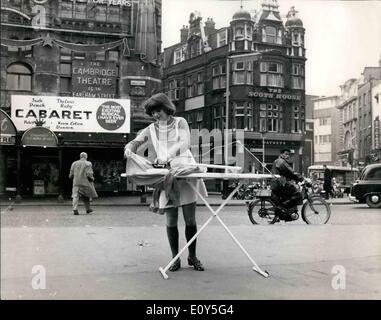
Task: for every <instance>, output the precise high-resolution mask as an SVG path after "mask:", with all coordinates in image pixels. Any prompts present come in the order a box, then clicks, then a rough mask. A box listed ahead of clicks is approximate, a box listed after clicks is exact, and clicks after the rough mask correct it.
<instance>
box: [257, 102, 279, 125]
mask: <svg viewBox="0 0 381 320" xmlns="http://www.w3.org/2000/svg"><path fill="white" fill-rule="evenodd" d="M259 109H260V112H259V116H260V123H259V124H260V131H267V132H281V127H280V119H281V118H282V113H281V112H279V111H278V110H280V107H279V106H278V105H274V104H264V103H262V104H260V106H259ZM282 126H283V123H282ZM282 130H283V129H282Z"/></svg>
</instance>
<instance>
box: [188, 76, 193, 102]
mask: <svg viewBox="0 0 381 320" xmlns="http://www.w3.org/2000/svg"><path fill="white" fill-rule="evenodd" d="M191 97H193V79H192V77H188V79H187V98H191Z"/></svg>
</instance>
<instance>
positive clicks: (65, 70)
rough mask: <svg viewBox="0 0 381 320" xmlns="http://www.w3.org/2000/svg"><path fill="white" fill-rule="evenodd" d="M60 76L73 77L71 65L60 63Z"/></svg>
mask: <svg viewBox="0 0 381 320" xmlns="http://www.w3.org/2000/svg"><path fill="white" fill-rule="evenodd" d="M60 74H61V75H67V76H71V63H64V62H61V63H60Z"/></svg>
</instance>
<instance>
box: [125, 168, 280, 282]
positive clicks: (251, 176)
mask: <svg viewBox="0 0 381 320" xmlns="http://www.w3.org/2000/svg"><path fill="white" fill-rule="evenodd" d="M166 172H168V170H167V169H152V170H148V171H147V172H146V173H145V174H146V175H147V176H149V175H153V174H155V175H157V174H163V175H165V174H166ZM122 176H126V175H125V174H122ZM139 176H142V174H141V173H139ZM274 177H275V176H274V175H272V174H255V173H235V172H221V173H219V172H205V173H191V174H188V175H184V176H180V175H179V176H176V179H187V180H191V179H204V180H208V179H209V180H210V179H229V180H230V179H234V180H238V184H237V186H236V187H235V189H234V190H233V191H232V192H231V193H230V194H229V196H228V197H227V198H226V199H225V200H224V201H223V202H222V203H221V204H220V206H219V207H218V208H217V210H214V209H213V208H212V207H211V206H210V204H209V203H208V201H207V200H206V199H205V197H203V196H202V195H201V194H200V192H199V191H198V190H197V188H196V187H194V186H193V184H189V185H190V186H191V187H192V188H193V190H194V191H195V192H196V193H197V195H198V196H199V198H200V199H201V200H202V201H203V202H204V203H205V205H206V207H207V208H208V209H209V211H210V212H211V213H212V215H211V216H210V217H209V219H208V220H207V221H206V222H205V223H204V224H203V225H202V226H201V228H200V229H199V230H198V231H197V233H196V234H195V235H194V236H193V237H192V238H191V239H190V240H189V241H188V242H187V243H186V244H185V246H184V247H183V248H182V249H181V250H180V251H179V253H178V254H177V255H176V256H175V257H174V258H173V259H172V260H171V261H169V263H168V264H167V265H166V266H165V267H164V268H163V267H159V271H160V273H161V275H162V276H163V278H164V279H168V275H167V271H168V269H169V268H170V267H171V265H172V264H173V263H174V262H175V261H176V260H177V259H178V258H179V257H180V256H181V255H182V253H183V252H184V251H185V250H186V249H187V248H188V247H189V246H190V245H191V244H192V242H193V241H194V240H195V239H196V238H197V237H198V236H199V234H200V233H201V232H202V231H203V230H204V229H205V228H206V227H207V225H208V224H209V223H210V222H211V221H212V220H213V218H216V219H217V220H218V221H219V222H220V224H221V225H222V226H223V228H224V229H225V230H226V231H227V233H228V234H229V235H230V237H231V238H232V239H233V241H234V242H235V243H236V244H237V245H238V247H239V248H240V249H241V251H242V252H243V253H244V254H245V255H246V257H247V258H248V259H249V260H250V262H251V263H252V265H253V270H254V271H256V272H257V273H259V274H260V275H262V276H263V277H265V278H267V277H268V276H269V273H268V272H267V271H264V270H262V269H261V268H260V267H259V266H258V264H257V263H256V262H255V261H254V259H253V258H252V257H251V256H250V254H249V253H248V252H247V251H246V249H245V248H244V247H243V246H242V244H241V243H240V242H239V241H238V239H237V238H236V237H235V236H234V234H233V233H232V232H231V231H230V230H229V228H228V226H227V225H226V224H225V223H224V222H223V221H222V219H221V218H220V217H219V213H220V212H221V210H222V209H223V208H224V207H225V206H226V204H227V203H228V202H229V201H230V200H231V198H232V197H233V195H234V194H235V193H236V191H237V190H238V189H239V187H240V186H241V184H242V181H245V180H246V181H247V180H263V179H273V178H274Z"/></svg>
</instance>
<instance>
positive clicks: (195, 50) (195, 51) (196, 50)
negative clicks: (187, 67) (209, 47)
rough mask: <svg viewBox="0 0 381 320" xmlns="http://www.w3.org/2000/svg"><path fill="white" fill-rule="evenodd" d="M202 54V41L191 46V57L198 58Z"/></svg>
mask: <svg viewBox="0 0 381 320" xmlns="http://www.w3.org/2000/svg"><path fill="white" fill-rule="evenodd" d="M200 54H201V39H199V40H198V41H194V42H193V43H191V44H190V57H191V58H193V57H196V56H199V55H200Z"/></svg>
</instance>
